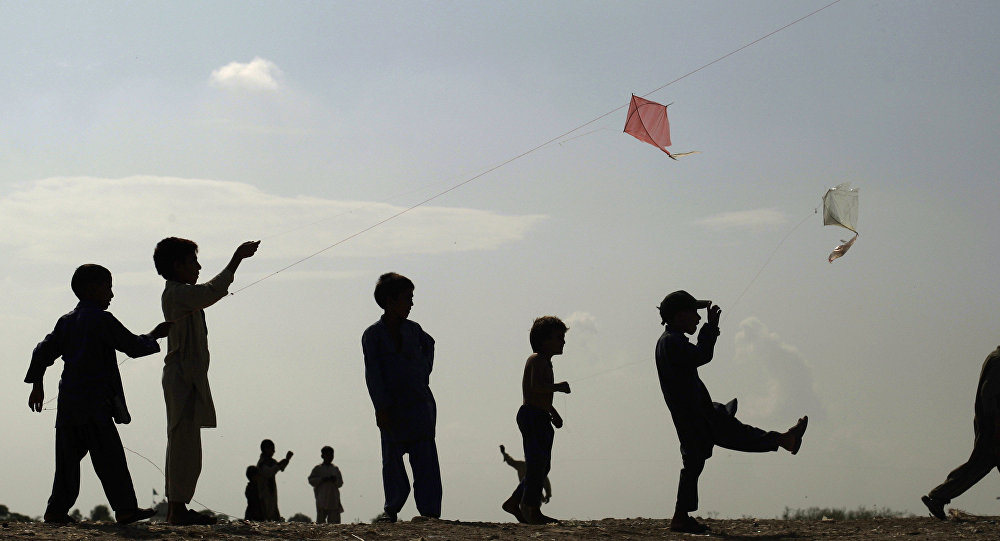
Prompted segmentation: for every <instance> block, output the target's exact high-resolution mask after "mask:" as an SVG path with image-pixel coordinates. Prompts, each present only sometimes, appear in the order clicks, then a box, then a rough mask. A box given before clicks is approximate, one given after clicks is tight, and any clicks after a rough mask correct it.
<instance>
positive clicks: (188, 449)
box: [153, 237, 260, 525]
mask: <svg viewBox="0 0 1000 541" xmlns="http://www.w3.org/2000/svg"><path fill="white" fill-rule="evenodd" d="M258 245H260V241H257V242H244V243H243V244H241V245H240V247H239V248H237V249H236V252H235V253H233V257H232V259H230V260H229V264H228V265H226V268H224V269H223V270H222V272H220V273H219V274H218V276H216V277H215V278H212V279H211V280H209V281H208V282H205V283H203V284H199V283H197V282H198V274H199V271H200V270H201V265H199V264H198V245H197V244H195V243H194V242H193V241H190V240H187V239H180V238H177V237H168V238H165V239H163V240H161V241H160V242H159V243H157V245H156V250H155V251H154V252H153V262H154V263H155V265H156V272H157V273H159V275H160V276H162V277H163V278H164V279H165V280H166V284H165V285H164V287H163V295H162V297H161V299H160V300H161V305H162V307H163V317H164V318H165V319H166V320H167V321H173V322H175V325H174V326H173V327H172V328H171V329H170V334H169V335H167V355H166V357H165V358H164V360H163V362H164V364H163V398H164V400H165V401H166V403H167V464H166V478H167V503H168V505H167V522H169V523H170V524H179V525H185V524H215V522H216V519H215V517H211V516H208V515H204V514H201V513H198V512H196V511H194V510H192V509H188V508H187V504H188V503H190V502H191V499H192V498H193V497H194V490H195V487H196V486H197V484H198V477H199V476H200V475H201V429H202V428H215V426H216V419H215V404H214V403H213V402H212V390H211V388H210V387H209V385H208V361H209V355H208V327H207V326H206V324H205V311H204V309H205V308H208V307H209V306H212V305H213V304H215V303H216V302H217V301H218V300H219V299H221V298H223V297H225V296H226V295H227V294H228V293H229V291H228V288H229V284H232V283H233V279H234V278H235V275H234V273H235V272H236V269H237V268H238V267H239V266H240V262H242V261H243V260H244V259H246V258H248V257H251V256H252V255H253V254H254V253H256V252H257V246H258Z"/></svg>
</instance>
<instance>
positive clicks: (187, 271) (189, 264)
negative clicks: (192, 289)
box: [153, 237, 201, 284]
mask: <svg viewBox="0 0 1000 541" xmlns="http://www.w3.org/2000/svg"><path fill="white" fill-rule="evenodd" d="M153 264H154V265H155V266H156V272H157V274H159V275H160V276H162V277H164V278H166V279H167V280H174V281H176V282H182V283H185V284H194V283H196V282H197V281H198V271H200V270H201V265H199V264H198V245H197V244H195V242H194V241H193V240H188V239H181V238H178V237H167V238H165V239H163V240H161V241H160V242H158V243H156V249H155V250H153Z"/></svg>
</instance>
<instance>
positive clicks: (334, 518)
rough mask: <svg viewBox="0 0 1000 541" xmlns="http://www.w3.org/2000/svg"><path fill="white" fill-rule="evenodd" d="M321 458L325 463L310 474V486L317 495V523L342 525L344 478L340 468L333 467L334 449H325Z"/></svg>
mask: <svg viewBox="0 0 1000 541" xmlns="http://www.w3.org/2000/svg"><path fill="white" fill-rule="evenodd" d="M319 456H320V457H321V458H322V459H323V463H322V464H319V465H317V466H316V467H315V468H313V469H312V473H310V474H309V484H310V485H312V487H313V494H315V495H316V523H317V524H322V523H323V522H327V523H330V524H340V514H341V513H343V512H344V506H343V505H341V503H340V487H342V486H344V477H343V476H341V475H340V468H338V467H336V466H334V465H333V447H330V446H329V445H327V446H325V447H323V449H321V450H320V452H319Z"/></svg>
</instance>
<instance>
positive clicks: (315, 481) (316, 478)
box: [309, 466, 325, 487]
mask: <svg viewBox="0 0 1000 541" xmlns="http://www.w3.org/2000/svg"><path fill="white" fill-rule="evenodd" d="M319 469H320V467H319V466H316V467H315V468H313V469H312V473H310V474H309V484H310V485H312V486H314V487H318V486H319V485H320V484H322V483H323V481H324V480H325V479H323V477H322V476H321V475H320V474H319Z"/></svg>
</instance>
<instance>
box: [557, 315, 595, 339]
mask: <svg viewBox="0 0 1000 541" xmlns="http://www.w3.org/2000/svg"><path fill="white" fill-rule="evenodd" d="M563 322H564V323H566V326H567V327H569V328H570V329H572V330H573V331H574V334H576V333H577V332H579V333H581V334H586V335H594V334H597V318H595V317H594V315H593V314H591V313H589V312H581V311H579V310H577V311H576V312H573V313H572V314H570V315H569V317H567V318H566V319H565V320H563Z"/></svg>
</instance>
